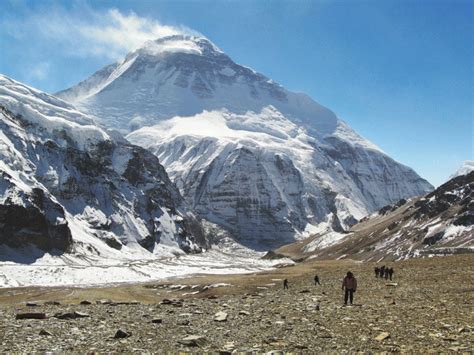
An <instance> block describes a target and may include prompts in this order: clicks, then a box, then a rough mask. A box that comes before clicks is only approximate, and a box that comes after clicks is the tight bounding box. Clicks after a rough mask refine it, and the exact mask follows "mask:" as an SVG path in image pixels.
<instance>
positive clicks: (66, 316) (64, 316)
mask: <svg viewBox="0 0 474 355" xmlns="http://www.w3.org/2000/svg"><path fill="white" fill-rule="evenodd" d="M54 317H55V318H58V319H77V318H87V317H90V315H88V314H87V313H83V312H78V311H74V312H68V313H57V314H55V315H54Z"/></svg>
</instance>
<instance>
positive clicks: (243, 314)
mask: <svg viewBox="0 0 474 355" xmlns="http://www.w3.org/2000/svg"><path fill="white" fill-rule="evenodd" d="M239 314H240V315H241V316H249V315H250V312H247V311H239Z"/></svg>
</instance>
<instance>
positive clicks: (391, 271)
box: [388, 267, 395, 281]
mask: <svg viewBox="0 0 474 355" xmlns="http://www.w3.org/2000/svg"><path fill="white" fill-rule="evenodd" d="M394 272H395V271H393V267H391V268H390V269H388V276H389V277H390V281H392V276H393V273H394Z"/></svg>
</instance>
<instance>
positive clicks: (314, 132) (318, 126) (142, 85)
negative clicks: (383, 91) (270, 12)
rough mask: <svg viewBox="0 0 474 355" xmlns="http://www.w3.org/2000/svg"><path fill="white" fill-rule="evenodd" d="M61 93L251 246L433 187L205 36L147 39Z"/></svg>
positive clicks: (329, 225)
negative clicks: (140, 150) (143, 151)
mask: <svg viewBox="0 0 474 355" xmlns="http://www.w3.org/2000/svg"><path fill="white" fill-rule="evenodd" d="M58 96H60V97H61V98H63V99H65V100H67V101H71V102H74V103H75V104H76V105H77V106H78V107H80V108H81V109H82V110H85V111H87V112H88V113H92V114H94V115H96V116H97V117H98V119H99V120H100V121H101V123H102V124H104V125H105V126H107V127H109V128H114V129H117V130H119V131H121V132H125V133H127V132H131V133H129V134H128V136H127V138H128V139H129V140H130V141H131V142H133V143H134V144H137V145H140V146H142V147H145V148H148V149H150V150H151V151H152V152H153V153H155V154H156V155H157V156H158V157H159V159H160V162H161V163H162V164H163V165H164V167H165V169H166V170H167V172H168V174H169V176H170V178H171V179H172V181H173V182H175V183H176V185H177V186H178V188H179V189H180V191H181V193H182V194H183V196H184V198H185V199H186V200H187V202H188V203H189V204H190V205H191V206H192V207H193V208H194V209H195V211H197V212H198V213H199V214H200V215H201V216H202V217H203V218H206V219H208V220H209V221H211V222H213V223H217V224H219V225H220V226H222V227H224V228H226V229H227V230H228V231H230V232H231V233H232V234H233V235H234V236H235V237H236V238H238V239H239V240H240V241H241V242H242V243H244V244H245V245H248V246H251V247H253V248H256V249H266V248H269V247H274V246H276V245H281V244H284V243H288V242H291V241H294V240H295V239H299V238H303V237H306V236H308V235H310V234H312V233H315V232H316V231H318V232H321V231H322V230H340V231H342V230H345V229H347V228H349V227H350V226H351V225H352V224H354V223H355V222H356V221H357V220H358V219H360V218H362V217H364V216H365V215H367V214H368V213H370V212H373V211H375V210H377V209H379V208H381V207H382V206H385V205H387V204H390V203H394V202H396V201H398V200H400V199H401V198H407V197H411V196H415V195H421V194H425V193H426V192H428V191H430V190H431V189H432V186H431V185H430V184H429V183H428V182H427V181H425V180H423V179H422V178H420V177H419V176H418V175H417V174H416V173H415V172H414V171H413V170H411V169H410V168H408V167H406V166H404V165H402V164H399V163H397V162H396V161H394V160H393V159H391V158H390V157H388V156H387V155H386V154H385V153H383V152H382V151H381V150H380V149H379V148H378V147H376V146H375V145H374V144H372V143H370V142H369V141H367V140H366V139H364V138H363V137H361V136H359V135H358V134H357V133H356V132H354V130H352V129H351V128H350V127H349V126H348V125H347V124H346V123H345V122H344V121H342V120H340V119H339V118H338V117H336V115H335V114H334V113H333V112H332V111H331V110H329V109H327V108H325V107H323V106H321V105H320V104H318V103H317V102H315V101H314V100H313V99H311V98H310V97H308V96H307V95H305V94H301V93H294V92H291V91H288V90H286V89H285V88H284V87H282V86H281V85H279V84H277V83H276V82H274V81H273V80H271V79H269V78H267V77H266V76H264V75H262V74H259V73H257V72H255V71H254V70H252V69H250V68H248V67H245V66H242V65H239V64H236V63H235V62H234V61H233V60H232V59H231V58H230V57H229V56H227V55H226V54H225V53H223V52H222V51H221V50H219V49H218V48H217V47H216V46H215V45H214V44H212V43H211V42H210V41H209V40H207V39H205V38H202V37H191V36H172V37H167V38H162V39H159V40H156V41H152V42H147V43H146V44H145V45H144V46H143V47H142V48H140V49H138V50H136V51H134V52H131V53H130V54H128V55H127V56H126V57H125V59H124V60H123V61H122V62H120V63H115V64H111V65H109V66H107V67H105V68H103V69H101V70H99V71H98V72H96V73H95V74H94V75H92V76H91V77H90V78H88V79H86V80H85V81H82V82H81V83H79V84H78V85H76V86H74V87H72V88H70V89H68V90H65V91H62V92H60V93H58Z"/></svg>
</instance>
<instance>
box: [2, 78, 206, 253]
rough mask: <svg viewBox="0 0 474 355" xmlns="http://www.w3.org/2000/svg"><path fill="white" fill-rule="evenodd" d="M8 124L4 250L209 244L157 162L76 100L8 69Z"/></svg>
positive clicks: (130, 249) (153, 249)
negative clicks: (46, 90) (98, 121)
mask: <svg viewBox="0 0 474 355" xmlns="http://www.w3.org/2000/svg"><path fill="white" fill-rule="evenodd" d="M0 128H1V130H0V247H3V248H5V247H7V248H8V247H9V248H14V249H18V248H29V247H31V246H35V247H36V248H37V249H41V250H42V251H43V252H53V253H54V252H59V253H63V252H68V253H70V254H71V255H73V254H77V255H83V256H85V255H89V256H90V255H96V256H97V255H99V254H101V253H103V252H104V251H105V252H106V253H111V255H116V256H117V255H119V254H120V253H123V254H124V255H126V254H127V253H128V254H133V253H134V252H136V253H138V254H139V255H141V256H142V257H143V255H150V256H151V255H153V254H154V255H160V252H161V251H163V250H164V249H166V248H169V249H170V250H171V249H172V250H178V251H179V250H180V249H183V250H185V251H193V250H194V251H199V250H200V247H201V246H203V245H205V244H206V241H205V240H204V237H203V234H202V231H201V227H200V225H199V223H198V222H197V221H196V220H195V218H194V217H193V215H192V214H190V213H189V212H188V211H187V210H186V208H185V207H184V203H183V199H182V197H181V195H180V193H179V191H178V190H177V189H176V187H175V186H174V185H173V184H172V183H171V181H170V180H169V178H168V175H167V174H166V172H165V170H164V168H163V167H162V166H161V165H160V164H159V161H158V159H157V158H156V157H155V156H154V155H153V154H151V153H149V152H148V151H146V150H145V149H143V148H140V147H137V146H133V145H131V144H130V143H129V142H128V141H126V140H125V139H123V138H122V137H121V136H120V135H117V134H113V133H111V132H108V131H106V130H104V129H101V128H98V127H97V126H96V124H95V122H94V121H93V119H92V118H91V117H89V116H87V115H85V114H82V113H80V112H79V111H77V110H76V109H75V108H74V107H73V106H72V105H70V104H68V103H66V102H64V101H62V100H60V99H58V98H56V97H54V96H51V95H48V94H46V93H43V92H40V91H38V90H35V89H33V88H31V87H28V86H26V85H23V84H21V83H19V82H16V81H14V80H12V79H9V78H7V77H5V76H3V75H0ZM119 250H120V252H119ZM0 254H2V253H0ZM8 255H13V254H9V253H7V254H3V257H2V259H3V258H5V257H7V258H8V257H9V256H8ZM11 257H12V258H13V256H11Z"/></svg>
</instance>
